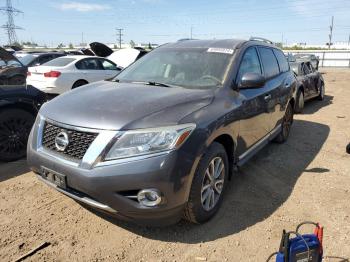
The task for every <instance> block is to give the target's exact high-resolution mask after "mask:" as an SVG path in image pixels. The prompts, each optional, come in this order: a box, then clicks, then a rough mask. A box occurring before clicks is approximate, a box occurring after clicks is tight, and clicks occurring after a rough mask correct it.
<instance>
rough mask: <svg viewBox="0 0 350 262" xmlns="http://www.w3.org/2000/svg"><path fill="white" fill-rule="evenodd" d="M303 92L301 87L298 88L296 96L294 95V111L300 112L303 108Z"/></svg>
mask: <svg viewBox="0 0 350 262" xmlns="http://www.w3.org/2000/svg"><path fill="white" fill-rule="evenodd" d="M304 104H305V101H304V93H303V91H302V90H301V89H298V93H297V97H296V102H295V107H294V112H295V113H298V114H300V113H301V112H303V109H304Z"/></svg>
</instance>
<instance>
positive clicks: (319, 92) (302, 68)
mask: <svg viewBox="0 0 350 262" xmlns="http://www.w3.org/2000/svg"><path fill="white" fill-rule="evenodd" d="M290 67H291V68H292V70H293V71H294V73H295V75H296V77H297V80H298V87H297V90H296V92H295V101H296V102H295V108H294V111H295V112H296V113H301V112H302V111H303V108H304V103H305V101H307V100H310V99H312V98H316V97H317V98H318V99H319V100H323V99H324V95H325V85H324V80H323V77H322V74H321V73H320V72H318V71H317V70H316V69H315V68H314V67H313V66H312V64H311V61H302V62H300V61H299V62H293V63H290Z"/></svg>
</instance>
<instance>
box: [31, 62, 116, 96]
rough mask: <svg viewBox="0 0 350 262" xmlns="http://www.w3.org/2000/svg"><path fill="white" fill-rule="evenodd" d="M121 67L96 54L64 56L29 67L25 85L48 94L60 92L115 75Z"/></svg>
mask: <svg viewBox="0 0 350 262" xmlns="http://www.w3.org/2000/svg"><path fill="white" fill-rule="evenodd" d="M120 71H121V69H120V68H119V67H118V66H117V65H116V64H115V63H113V62H112V61H110V60H108V59H106V58H102V57H96V56H65V57H59V58H56V59H54V60H51V61H49V62H48V63H45V64H43V65H41V66H36V67H29V68H28V74H27V85H31V86H34V87H36V88H38V89H40V90H41V91H43V92H45V93H48V94H62V93H64V92H67V91H69V90H71V89H74V88H76V87H79V86H82V85H85V84H87V83H92V82H96V81H100V80H106V79H110V78H113V77H115V76H116V75H118V74H119V72H120Z"/></svg>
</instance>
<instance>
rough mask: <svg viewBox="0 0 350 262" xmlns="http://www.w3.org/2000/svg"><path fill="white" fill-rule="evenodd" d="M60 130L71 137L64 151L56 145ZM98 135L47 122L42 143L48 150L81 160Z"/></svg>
mask: <svg viewBox="0 0 350 262" xmlns="http://www.w3.org/2000/svg"><path fill="white" fill-rule="evenodd" d="M60 132H66V133H67V134H68V138H69V144H68V146H67V148H66V149H65V150H64V151H59V150H58V149H57V148H56V145H55V138H56V136H57V135H58V134H59V133H60ZM97 135H98V134H97V133H90V132H82V131H76V130H73V129H67V128H63V127H60V126H56V125H53V124H51V123H48V122H45V125H44V131H43V138H42V145H43V147H44V148H46V149H48V150H51V151H55V152H57V153H59V154H62V155H65V156H67V157H70V158H73V159H78V160H81V159H82V158H83V157H84V155H85V153H86V151H87V150H88V148H89V146H90V145H91V143H92V142H93V141H94V140H95V138H96V137H97Z"/></svg>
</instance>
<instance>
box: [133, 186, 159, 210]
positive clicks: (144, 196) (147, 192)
mask: <svg viewBox="0 0 350 262" xmlns="http://www.w3.org/2000/svg"><path fill="white" fill-rule="evenodd" d="M137 200H138V201H139V203H140V204H142V205H144V206H146V207H154V206H157V205H159V204H160V202H161V201H162V197H161V196H160V192H159V191H158V190H157V189H143V190H141V191H140V192H139V193H138V194H137Z"/></svg>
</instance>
